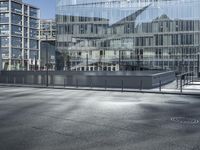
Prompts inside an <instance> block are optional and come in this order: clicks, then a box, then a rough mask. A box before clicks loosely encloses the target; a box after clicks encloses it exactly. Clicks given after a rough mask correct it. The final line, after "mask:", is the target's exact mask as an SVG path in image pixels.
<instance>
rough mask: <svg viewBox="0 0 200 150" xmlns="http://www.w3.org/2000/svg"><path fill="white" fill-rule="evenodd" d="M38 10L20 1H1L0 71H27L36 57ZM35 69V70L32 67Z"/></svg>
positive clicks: (38, 44)
mask: <svg viewBox="0 0 200 150" xmlns="http://www.w3.org/2000/svg"><path fill="white" fill-rule="evenodd" d="M38 16H39V9H38V8H35V7H33V6H30V5H28V4H23V3H22V1H16V0H0V44H1V53H0V54H1V59H2V67H1V68H2V69H3V70H30V69H31V68H33V66H34V65H35V64H36V63H35V62H33V59H34V61H37V65H38V66H37V68H39V55H38V56H37V60H35V57H34V58H33V57H32V54H33V52H32V51H35V52H34V53H36V54H39V50H40V43H39V37H38V36H39V35H38V33H39V18H38ZM34 68H36V67H34Z"/></svg>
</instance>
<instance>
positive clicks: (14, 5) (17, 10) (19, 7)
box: [11, 2, 22, 14]
mask: <svg viewBox="0 0 200 150" xmlns="http://www.w3.org/2000/svg"><path fill="white" fill-rule="evenodd" d="M11 9H12V12H15V13H19V14H21V13H22V5H21V4H18V3H15V2H12V3H11Z"/></svg>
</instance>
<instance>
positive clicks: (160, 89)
mask: <svg viewBox="0 0 200 150" xmlns="http://www.w3.org/2000/svg"><path fill="white" fill-rule="evenodd" d="M159 91H160V92H161V91H162V81H161V80H160V81H159Z"/></svg>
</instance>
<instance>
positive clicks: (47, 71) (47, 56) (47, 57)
mask: <svg viewBox="0 0 200 150" xmlns="http://www.w3.org/2000/svg"><path fill="white" fill-rule="evenodd" d="M47 46H48V43H47V35H46V67H47V68H46V86H47V87H48V86H49V54H48V47H47Z"/></svg>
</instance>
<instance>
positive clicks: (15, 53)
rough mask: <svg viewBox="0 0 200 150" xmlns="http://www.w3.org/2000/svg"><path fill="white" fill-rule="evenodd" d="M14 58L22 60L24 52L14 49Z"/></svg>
mask: <svg viewBox="0 0 200 150" xmlns="http://www.w3.org/2000/svg"><path fill="white" fill-rule="evenodd" d="M11 56H12V58H15V59H21V58H22V50H21V49H19V48H12V55H11Z"/></svg>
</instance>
